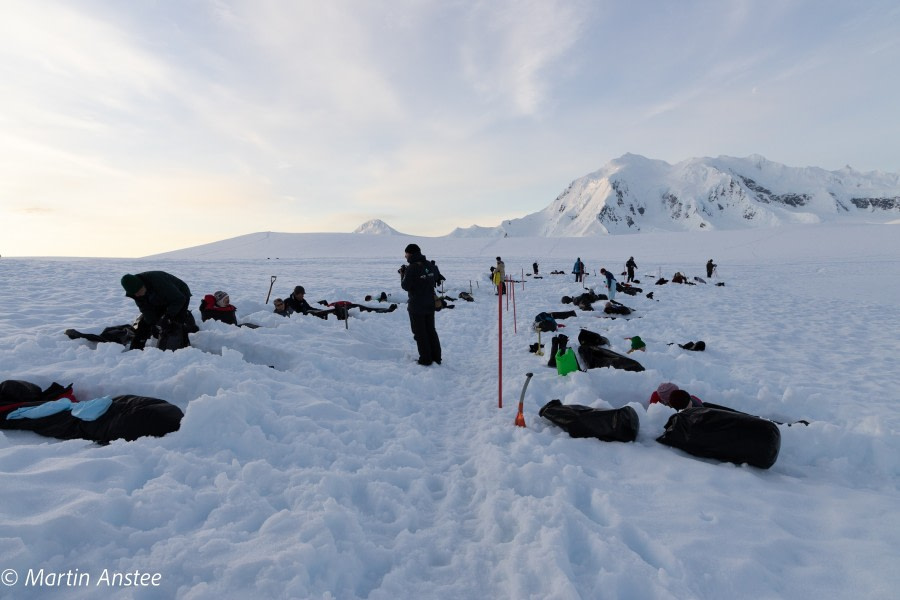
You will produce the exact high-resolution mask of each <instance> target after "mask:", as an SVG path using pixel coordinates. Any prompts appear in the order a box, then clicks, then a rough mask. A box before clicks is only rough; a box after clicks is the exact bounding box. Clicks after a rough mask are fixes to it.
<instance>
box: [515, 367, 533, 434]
mask: <svg viewBox="0 0 900 600" xmlns="http://www.w3.org/2000/svg"><path fill="white" fill-rule="evenodd" d="M533 375H534V373H525V385H523V386H522V395H521V396H519V411H518V412H517V413H516V420H515V424H516V427H525V414H524V413H523V412H522V405H523V403H524V402H525V390H526V388H528V382H529V381H531V377H532V376H533Z"/></svg>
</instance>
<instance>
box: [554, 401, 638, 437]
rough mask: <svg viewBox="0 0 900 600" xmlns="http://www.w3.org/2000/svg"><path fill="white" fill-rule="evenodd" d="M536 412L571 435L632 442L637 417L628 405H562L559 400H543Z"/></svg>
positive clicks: (635, 434)
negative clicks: (603, 407)
mask: <svg viewBox="0 0 900 600" xmlns="http://www.w3.org/2000/svg"><path fill="white" fill-rule="evenodd" d="M538 414H539V415H540V416H542V417H544V418H545V419H547V420H548V421H551V422H552V423H553V424H554V425H557V426H559V427H561V428H562V429H564V430H565V431H567V432H568V433H569V435H570V436H572V437H573V438H586V437H593V438H597V439H598V440H602V441H604V442H633V441H634V440H636V439H637V435H638V429H639V428H640V420H639V419H638V414H637V412H635V410H634V409H633V408H631V407H630V406H623V407H622V408H612V409H601V408H591V407H590V406H582V405H580V404H569V405H564V404H563V403H562V402H560V401H559V400H551V401H550V402H548V403H547V404H545V405H544V406H543V407H542V408H541V410H540V412H539V413H538Z"/></svg>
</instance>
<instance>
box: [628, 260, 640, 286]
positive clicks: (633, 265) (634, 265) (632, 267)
mask: <svg viewBox="0 0 900 600" xmlns="http://www.w3.org/2000/svg"><path fill="white" fill-rule="evenodd" d="M637 268H638V266H637V263H636V262H634V257H633V256H632V257H630V258H629V259H628V262H626V263H625V270H626V271H628V279H626V280H625V282H626V283H631V282H632V281H634V270H635V269H637Z"/></svg>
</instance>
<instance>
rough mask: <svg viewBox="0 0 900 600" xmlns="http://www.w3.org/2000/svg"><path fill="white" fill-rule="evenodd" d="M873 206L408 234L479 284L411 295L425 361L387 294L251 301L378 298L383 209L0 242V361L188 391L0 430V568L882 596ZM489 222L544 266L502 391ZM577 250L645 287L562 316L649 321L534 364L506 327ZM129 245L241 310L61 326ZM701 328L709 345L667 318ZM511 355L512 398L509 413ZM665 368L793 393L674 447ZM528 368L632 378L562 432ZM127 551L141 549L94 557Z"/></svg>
mask: <svg viewBox="0 0 900 600" xmlns="http://www.w3.org/2000/svg"><path fill="white" fill-rule="evenodd" d="M897 231H898V230H897V228H896V226H895V225H870V226H863V225H847V226H844V227H825V226H818V227H808V228H802V227H798V228H780V229H775V230H747V231H737V232H711V233H709V234H646V235H634V236H615V237H610V238H591V239H541V240H522V239H512V238H510V239H491V240H474V241H473V240H464V239H459V240H452V239H446V238H444V239H432V240H429V239H420V240H418V241H419V242H420V244H421V245H422V249H423V251H424V252H425V254H426V255H427V256H428V257H429V258H433V259H436V260H437V261H438V264H439V265H440V267H441V270H442V271H443V273H444V275H445V276H446V277H447V279H448V281H447V285H446V290H447V293H448V294H450V295H453V296H457V295H458V294H459V292H461V291H469V290H470V289H471V290H472V292H473V295H474V297H475V302H473V303H468V302H464V301H459V302H456V306H455V308H454V309H452V310H444V311H442V312H440V313H438V315H437V328H438V331H439V333H440V335H441V340H442V344H443V348H444V363H443V365H440V366H432V367H427V368H426V367H420V366H418V365H416V364H414V363H413V361H414V359H415V350H414V344H413V340H412V336H411V334H410V332H409V327H408V320H407V315H406V311H405V305H403V304H401V305H400V309H399V310H397V311H395V312H393V313H389V314H375V313H357V312H353V313H352V314H351V319H350V320H349V321H348V322H347V323H346V324H345V322H342V321H336V320H334V319H329V320H327V321H323V320H320V319H316V318H314V317H302V316H294V317H292V318H290V319H286V318H283V317H280V316H277V315H274V314H272V313H271V304H269V305H266V304H265V297H266V292H267V290H268V286H269V282H270V277H271V276H272V275H277V281H276V282H275V287H274V290H273V297H274V296H284V295H287V294H288V293H289V291H290V290H291V289H292V288H293V286H294V285H296V284H302V285H304V286H305V288H306V290H307V298H308V299H309V300H311V301H316V300H319V299H327V300H329V301H335V300H351V301H354V302H360V303H365V302H364V301H363V298H364V296H365V295H366V294H377V293H379V292H381V291H386V292H388V293H390V294H392V295H394V296H395V297H398V298H400V301H401V302H402V301H403V299H404V298H405V296H404V294H403V292H402V291H401V290H400V288H399V280H398V276H397V274H396V270H397V267H398V266H399V264H400V263H401V260H402V252H403V246H405V245H406V243H408V242H409V241H410V238H406V237H396V236H366V235H357V236H355V237H354V236H351V235H350V234H345V235H338V234H335V235H334V236H327V235H326V236H313V237H314V239H315V243H310V244H308V245H307V246H303V245H302V244H299V247H303V248H304V250H303V252H302V253H300V254H297V253H295V254H293V255H291V256H300V257H295V258H288V257H287V256H288V254H287V253H285V252H282V253H280V254H275V253H269V254H268V255H265V253H264V252H263V253H260V252H261V250H260V248H259V247H256V246H254V251H253V252H250V251H249V250H247V248H249V247H250V246H249V245H248V246H244V247H243V248H244V249H245V250H246V253H245V254H243V256H245V258H234V257H239V256H242V254H241V252H242V251H243V250H241V248H231V250H230V253H231V254H230V256H232V258H217V257H216V255H215V254H214V253H213V254H210V253H207V254H206V259H205V260H203V259H199V258H195V257H189V258H185V256H187V255H182V258H169V259H165V260H163V259H152V260H150V259H128V260H124V259H123V260H112V259H40V258H33V259H10V258H2V259H0V325H2V328H0V380H3V379H24V380H28V381H33V382H35V383H38V384H40V385H41V386H42V387H44V386H46V385H49V384H50V383H51V382H53V381H58V382H60V383H63V384H67V383H74V386H75V392H76V394H77V395H78V397H79V398H81V399H88V398H92V397H97V396H103V395H107V394H112V395H117V394H125V393H133V394H140V395H146V396H153V397H157V398H162V399H165V400H169V401H170V402H173V403H175V404H177V405H178V406H179V407H181V408H182V409H183V410H184V411H185V418H184V421H183V423H182V427H181V429H180V431H178V432H176V433H173V434H170V435H168V436H166V437H164V438H142V439H140V440H137V441H134V442H124V441H118V442H113V443H112V444H110V445H108V446H98V445H96V444H93V443H91V442H87V441H83V440H73V441H65V442H63V441H57V440H52V439H47V438H42V437H39V436H37V435H35V434H33V433H30V432H24V431H3V432H0V473H2V479H3V484H4V485H3V486H2V491H0V506H2V507H3V509H2V511H0V586H2V585H6V587H5V589H4V588H2V587H0V596H2V597H10V598H67V599H68V598H99V597H104V598H107V597H111V598H216V599H222V598H335V599H352V598H375V599H386V600H393V599H397V598H410V599H413V598H415V599H422V598H430V599H432V598H440V599H460V598H498V599H499V598H510V599H512V598H515V599H521V598H540V599H545V598H558V599H576V598H585V599H586V598H628V599H631V598H641V599H654V598H660V599H662V598H677V599H682V598H702V599H710V600H712V599H722V598H753V599H763V598H765V599H770V598H791V599H804V598H809V599H813V598H815V599H818V598H830V599H832V598H846V599H850V598H854V599H855V598H867V599H876V598H885V599H886V598H895V597H896V595H897V589H898V588H900V570H898V569H897V568H896V561H897V559H898V558H900V516H898V512H897V507H898V506H900V490H898V484H900V406H898V403H900V394H898V390H900V369H898V367H897V365H898V357H900V318H898V317H900V312H898V310H897V299H898V298H900V235H897ZM306 239H310V238H308V237H307V238H306ZM245 241H246V240H245ZM295 247H297V246H295ZM285 248H287V246H285ZM270 250H271V249H270ZM497 254H502V255H503V257H504V259H505V261H506V265H507V269H508V272H510V273H511V274H515V275H517V276H520V275H521V272H522V270H523V269H524V270H526V271H530V265H531V263H532V262H533V261H534V260H538V261H539V262H540V266H541V273H542V274H543V275H544V277H543V279H533V278H532V277H525V278H524V280H525V283H524V284H518V288H517V290H516V297H515V298H516V302H515V307H513V305H512V304H510V306H509V310H508V311H506V310H505V308H506V306H505V304H504V312H503V323H504V325H503V327H504V329H503V369H502V372H503V381H502V384H503V408H502V409H501V408H498V387H499V386H498V381H497V374H498V362H497V354H498V352H497V350H498V330H497V316H498V315H497V313H498V306H497V297H496V296H494V295H493V293H492V291H491V290H490V288H489V287H488V286H487V278H486V277H487V270H488V268H489V266H491V265H492V264H493V259H494V257H495V256H496V255H497ZM579 255H580V256H581V257H582V259H583V260H584V261H585V262H586V263H587V266H588V268H589V269H590V270H591V272H592V273H593V272H595V271H596V270H597V269H599V267H600V266H607V267H608V268H611V269H612V270H613V271H614V272H615V273H619V272H620V271H621V270H622V265H623V264H624V262H625V260H626V259H627V258H628V256H630V255H633V256H634V257H635V260H636V261H637V263H638V265H640V268H639V270H638V273H639V279H640V280H641V284H642V287H643V288H644V293H645V294H646V293H647V292H650V291H652V292H654V299H653V300H651V299H648V298H646V297H645V295H643V294H642V295H640V296H638V297H630V296H624V295H620V297H619V299H620V300H621V301H622V302H624V303H625V304H627V305H629V306H631V307H632V308H634V309H636V313H635V316H637V317H640V318H634V319H630V320H623V319H616V320H611V319H606V318H601V314H602V313H599V312H594V313H587V312H584V313H579V315H578V316H577V317H576V318H573V319H568V320H566V321H562V323H564V324H565V325H566V328H565V331H566V332H567V333H568V334H569V335H570V337H571V338H572V339H573V341H574V339H575V338H576V337H577V333H578V331H579V329H580V328H581V327H584V328H588V329H590V330H592V331H595V332H598V333H602V334H603V335H605V336H607V337H609V338H610V339H611V340H612V344H613V348H614V349H616V350H619V351H622V352H624V351H625V350H627V348H628V342H626V341H625V340H624V339H623V338H624V337H625V336H630V335H640V336H641V337H642V338H643V339H644V340H645V341H646V342H647V344H648V348H647V351H646V353H637V354H636V355H633V356H635V357H636V358H637V359H638V360H639V361H640V362H641V363H642V364H643V365H644V366H645V367H646V371H644V372H641V373H632V372H626V371H620V370H611V369H594V370H590V371H588V372H577V373H573V374H570V375H568V376H566V377H561V376H558V375H557V374H556V371H555V370H553V369H550V368H548V367H547V366H546V357H544V358H539V357H537V356H535V355H534V354H531V353H529V351H528V345H529V344H531V343H533V342H535V341H536V334H535V333H534V332H533V331H532V330H531V328H530V324H531V320H532V319H533V317H534V315H535V314H536V313H538V312H541V311H544V310H567V309H569V308H571V307H570V306H567V305H564V304H561V303H560V298H561V297H562V296H563V295H576V294H577V293H579V292H580V291H581V287H582V286H581V285H580V284H576V283H574V281H573V276H572V275H569V274H568V273H569V271H571V266H572V262H573V261H574V259H575V257H576V256H579ZM276 258H277V260H276ZM708 258H713V259H715V260H716V262H717V263H718V264H719V269H718V270H719V279H718V280H716V281H723V282H725V284H726V285H725V286H714V285H712V283H713V282H709V283H708V284H706V285H704V284H698V285H694V286H682V285H674V284H668V285H664V286H655V285H653V282H654V281H655V280H656V278H657V276H658V275H659V274H660V273H661V274H662V275H663V276H664V277H666V278H668V279H671V276H672V274H673V273H674V272H675V271H676V270H681V271H684V272H686V273H687V274H688V275H689V276H695V275H696V276H703V275H704V273H703V272H702V267H703V264H704V263H705V262H706V260H707V259H708ZM154 269H163V270H166V271H169V272H171V273H173V274H175V275H177V276H179V277H181V278H182V279H184V280H185V281H186V282H188V283H189V285H190V286H191V289H192V290H193V292H194V300H193V306H194V307H196V305H197V304H198V303H199V300H200V298H201V297H202V296H203V295H204V294H207V293H212V292H213V291H215V290H219V289H222V290H225V291H227V292H229V293H230V296H231V299H232V302H233V303H234V304H236V305H237V306H238V317H239V319H240V320H241V321H242V322H243V321H246V322H253V323H256V324H258V325H260V326H261V327H260V328H259V329H248V328H237V327H232V326H228V325H224V324H220V323H215V322H207V323H202V324H201V331H200V332H199V333H197V334H195V335H193V336H192V343H193V347H192V348H188V349H184V350H179V351H177V352H174V353H173V352H160V351H159V350H157V349H155V348H148V349H147V350H145V351H143V352H140V351H133V352H123V347H122V346H119V345H116V344H99V345H97V344H93V343H89V342H86V341H83V340H81V341H72V340H70V339H68V338H67V337H66V336H65V335H64V334H63V331H64V330H65V329H68V328H75V329H78V330H80V331H90V332H99V331H100V330H101V329H103V328H104V327H105V326H108V325H116V324H121V323H130V322H131V321H132V320H133V319H134V317H135V316H136V314H137V313H136V309H135V307H134V305H133V303H132V302H131V300H129V299H127V298H125V297H124V295H123V292H122V290H121V288H120V286H119V278H120V277H121V275H122V274H124V273H127V272H139V271H145V270H154ZM554 269H558V270H562V271H564V272H565V273H566V274H565V275H550V274H549V273H550V271H551V270H554ZM519 278H521V277H519ZM596 284H597V278H595V277H593V276H592V277H589V278H588V281H587V285H588V286H591V285H596ZM596 289H597V291H600V289H599V286H597V288H596ZM370 304H373V305H374V304H375V303H370ZM513 308H515V311H514V310H513ZM195 314H197V315H198V316H199V313H197V311H196V310H195ZM198 320H199V319H198ZM700 339H702V340H704V341H705V342H706V344H707V350H706V352H702V353H701V352H687V351H684V350H681V349H680V348H679V347H678V346H677V345H667V344H668V343H669V342H678V343H684V342H687V341H696V340H700ZM544 341H545V342H547V341H548V340H547V338H546V336H545V337H544ZM526 372H533V373H534V378H533V380H532V382H531V384H530V385H529V387H528V390H527V393H526V397H525V419H526V423H527V428H524V429H523V428H518V427H515V426H514V425H513V420H514V417H515V412H516V404H517V401H518V398H519V393H520V390H521V386H522V384H523V383H524V381H525V373H526ZM664 381H673V382H675V383H677V384H679V385H680V386H681V387H684V388H686V389H688V390H689V391H691V392H692V393H694V394H696V395H697V396H699V397H700V398H703V399H704V400H707V401H711V402H715V403H718V404H724V405H728V406H731V407H733V408H736V409H739V410H743V411H747V412H750V413H753V414H758V415H764V416H768V417H772V418H776V419H778V420H795V419H801V418H802V419H807V420H809V421H810V423H811V424H810V425H809V426H808V427H803V426H794V427H786V426H783V427H781V428H780V429H781V435H782V442H781V453H780V455H779V457H778V461H777V462H776V463H775V465H774V466H773V467H772V468H771V469H769V470H760V469H756V468H753V467H749V466H746V465H744V466H736V465H733V464H729V463H719V462H716V461H713V460H707V459H698V458H695V457H692V456H690V455H688V454H686V453H684V452H681V451H678V450H674V449H672V448H669V447H667V446H663V445H661V444H659V443H657V442H656V441H655V440H656V437H658V436H659V435H660V434H661V433H662V431H663V427H664V425H665V423H666V420H667V419H668V418H669V416H671V414H673V412H672V410H671V409H669V408H667V407H665V406H661V405H657V404H654V405H652V406H649V407H648V405H647V401H648V397H649V396H650V394H651V392H652V391H653V390H654V389H655V388H656V386H657V385H658V384H659V383H661V382H664ZM554 398H558V399H560V400H562V402H563V403H564V404H584V405H590V406H595V407H603V408H609V407H621V406H625V405H630V406H632V407H633V408H635V409H636V410H637V412H638V414H639V416H640V420H641V429H640V434H639V437H638V439H637V441H636V442H635V443H627V444H626V443H604V442H600V441H598V440H595V439H573V438H570V437H569V436H568V435H567V434H566V433H565V432H563V431H562V430H561V429H559V428H557V427H556V426H554V425H553V424H551V423H549V422H548V421H545V420H544V419H542V418H540V417H539V416H538V415H537V411H538V409H539V408H540V407H541V406H542V405H543V404H545V403H546V402H548V401H549V400H551V399H554ZM136 572H137V574H138V575H141V574H149V575H150V577H153V576H157V575H158V577H156V579H155V580H153V579H150V581H151V583H149V584H148V585H145V586H140V587H135V586H131V587H123V586H114V587H108V586H107V585H106V584H105V579H104V577H108V576H109V575H110V574H114V573H120V574H122V573H128V574H130V575H131V576H132V579H133V575H134V574H135V573H136ZM41 574H42V575H43V586H38V585H35V584H34V582H35V579H36V578H37V577H39V576H40V575H41ZM51 574H56V575H51ZM29 577H30V578H31V583H30V584H29V583H28V582H29ZM152 581H155V582H156V583H157V584H158V585H153V584H152ZM14 582H15V583H14ZM98 584H99V585H98ZM51 587H52V588H53V589H48V588H51Z"/></svg>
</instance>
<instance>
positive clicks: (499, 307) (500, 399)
mask: <svg viewBox="0 0 900 600" xmlns="http://www.w3.org/2000/svg"><path fill="white" fill-rule="evenodd" d="M500 285H503V282H502V281H501V282H500ZM500 285H498V286H497V408H503V294H501V293H500V291H501V289H502V288H501V287H500Z"/></svg>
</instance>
